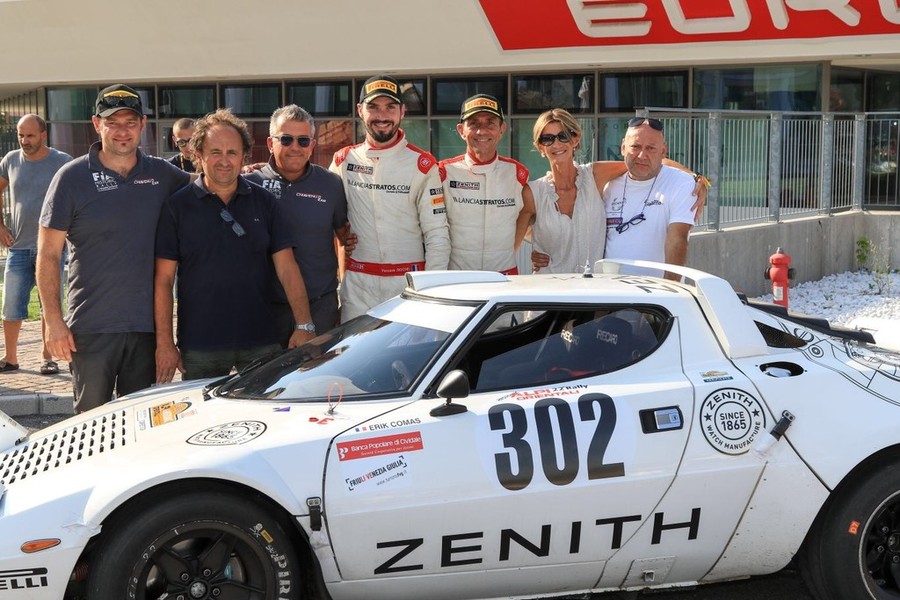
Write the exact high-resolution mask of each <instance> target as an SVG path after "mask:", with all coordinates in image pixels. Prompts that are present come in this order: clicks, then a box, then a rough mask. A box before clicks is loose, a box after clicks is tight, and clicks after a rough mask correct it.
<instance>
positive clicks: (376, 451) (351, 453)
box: [337, 431, 425, 461]
mask: <svg viewBox="0 0 900 600" xmlns="http://www.w3.org/2000/svg"><path fill="white" fill-rule="evenodd" d="M424 447H425V446H424V445H423V443H422V434H421V432H419V431H411V432H409V433H399V434H396V435H385V436H380V437H373V438H363V439H361V440H353V441H352V442H339V443H338V445H337V452H338V460H340V461H345V460H357V459H360V458H370V457H373V456H382V455H385V454H402V453H404V452H414V451H416V450H422V449H423V448H424Z"/></svg>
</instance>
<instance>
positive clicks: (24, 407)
mask: <svg viewBox="0 0 900 600" xmlns="http://www.w3.org/2000/svg"><path fill="white" fill-rule="evenodd" d="M74 400H75V399H74V397H73V396H60V395H57V394H42V393H36V394H21V395H17V396H0V411H3V412H4V413H6V414H7V415H9V416H10V417H20V416H24V415H74V414H75V409H74V407H73V404H74Z"/></svg>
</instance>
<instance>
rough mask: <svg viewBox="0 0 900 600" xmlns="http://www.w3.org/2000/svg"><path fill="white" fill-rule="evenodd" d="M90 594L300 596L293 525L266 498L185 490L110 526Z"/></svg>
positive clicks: (189, 599)
mask: <svg viewBox="0 0 900 600" xmlns="http://www.w3.org/2000/svg"><path fill="white" fill-rule="evenodd" d="M103 535H104V539H103V540H102V541H101V543H100V547H99V548H98V550H97V551H96V552H95V553H94V556H93V557H92V560H91V570H90V576H89V579H88V597H89V598H110V599H112V598H128V599H134V600H158V599H162V598H166V599H168V600H179V599H180V600H282V599H289V600H299V599H300V597H301V594H300V587H301V582H300V572H301V571H300V563H299V559H298V558H297V553H296V551H295V550H294V548H293V545H292V542H291V540H290V537H289V535H288V534H287V532H286V530H285V528H284V527H283V526H282V525H281V523H280V522H279V520H278V519H277V518H275V517H274V516H272V515H271V514H269V513H268V512H266V511H265V510H264V509H263V508H262V507H261V506H260V505H259V504H257V503H255V502H253V501H251V500H249V499H246V498H241V497H237V496H233V495H229V494H225V493H217V492H203V491H197V492H194V493H188V494H181V495H176V496H172V497H170V498H168V499H163V500H160V501H158V502H154V503H151V504H149V505H144V506H143V507H142V508H139V509H138V510H137V514H128V515H124V517H120V518H119V519H116V520H114V521H112V522H110V523H108V524H104V527H103Z"/></svg>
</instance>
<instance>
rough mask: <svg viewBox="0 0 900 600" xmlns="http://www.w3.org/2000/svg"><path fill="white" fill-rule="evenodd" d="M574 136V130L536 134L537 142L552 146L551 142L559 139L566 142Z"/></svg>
mask: <svg viewBox="0 0 900 600" xmlns="http://www.w3.org/2000/svg"><path fill="white" fill-rule="evenodd" d="M574 138H575V132H574V131H560V132H559V133H556V134H553V133H542V134H541V135H539V136H538V144H540V145H541V146H552V145H553V142H555V141H556V140H559V141H560V142H562V143H563V144H568V143H569V142H570V141H572V140H573V139H574Z"/></svg>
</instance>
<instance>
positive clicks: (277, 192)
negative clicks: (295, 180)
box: [262, 179, 281, 198]
mask: <svg viewBox="0 0 900 600" xmlns="http://www.w3.org/2000/svg"><path fill="white" fill-rule="evenodd" d="M262 186H263V189H266V190H269V191H270V192H272V195H274V196H275V197H276V198H281V182H280V181H278V180H277V179H264V180H263V182H262Z"/></svg>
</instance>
